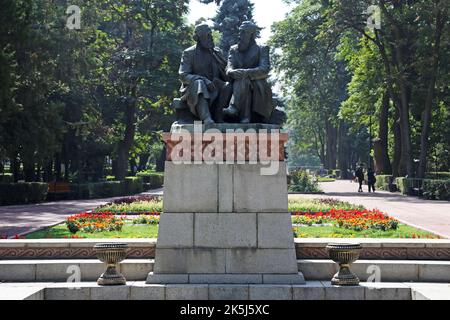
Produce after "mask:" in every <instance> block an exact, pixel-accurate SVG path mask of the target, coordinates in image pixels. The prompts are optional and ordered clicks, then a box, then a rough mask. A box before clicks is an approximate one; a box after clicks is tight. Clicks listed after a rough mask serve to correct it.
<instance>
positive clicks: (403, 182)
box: [395, 177, 408, 194]
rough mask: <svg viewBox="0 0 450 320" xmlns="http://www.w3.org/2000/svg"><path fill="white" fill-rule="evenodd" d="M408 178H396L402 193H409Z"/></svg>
mask: <svg viewBox="0 0 450 320" xmlns="http://www.w3.org/2000/svg"><path fill="white" fill-rule="evenodd" d="M406 180H407V179H406V178H404V177H401V178H396V179H395V184H396V185H397V188H398V190H399V191H400V192H401V193H402V194H408V186H407V184H406Z"/></svg>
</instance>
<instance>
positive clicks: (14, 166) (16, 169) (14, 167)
mask: <svg viewBox="0 0 450 320" xmlns="http://www.w3.org/2000/svg"><path fill="white" fill-rule="evenodd" d="M9 160H10V161H11V171H12V174H13V178H14V182H17V181H19V180H20V177H19V174H20V163H19V161H18V159H17V153H14V154H13V155H12V156H11V157H10V159H9Z"/></svg>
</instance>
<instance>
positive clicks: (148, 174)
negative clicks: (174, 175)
mask: <svg viewBox="0 0 450 320" xmlns="http://www.w3.org/2000/svg"><path fill="white" fill-rule="evenodd" d="M136 176H137V177H140V178H142V181H143V182H144V183H145V184H146V188H148V189H158V188H161V187H162V186H163V184H164V173H162V172H153V171H142V172H138V173H137V174H136Z"/></svg>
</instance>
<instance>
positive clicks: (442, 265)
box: [0, 259, 450, 283]
mask: <svg viewBox="0 0 450 320" xmlns="http://www.w3.org/2000/svg"><path fill="white" fill-rule="evenodd" d="M153 264H154V260H150V259H147V260H142V259H136V260H133V259H128V260H125V261H124V262H122V263H121V264H120V267H119V271H120V272H122V273H123V274H124V275H125V277H126V279H127V280H128V281H143V280H145V279H146V278H147V275H148V273H149V272H151V271H153ZM298 268H299V271H300V272H302V273H303V275H304V276H305V279H306V280H308V281H312V280H329V279H331V278H332V276H333V275H334V273H336V271H337V266H336V264H335V263H333V262H332V261H331V260H298ZM104 271H105V266H104V264H103V263H101V262H100V261H99V260H0V281H3V282H37V281H38V282H66V281H68V280H69V281H74V280H77V281H82V282H86V281H95V280H97V279H98V277H99V276H100V274H101V273H103V272H104ZM352 271H353V272H355V273H356V274H357V275H358V277H359V278H360V279H361V281H368V280H369V281H375V282H431V283H439V282H449V283H450V261H409V260H406V261H401V260H400V261H392V260H359V261H357V262H356V263H355V264H353V266H352Z"/></svg>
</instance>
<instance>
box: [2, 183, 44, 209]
mask: <svg viewBox="0 0 450 320" xmlns="http://www.w3.org/2000/svg"><path fill="white" fill-rule="evenodd" d="M47 193H48V184H47V183H40V182H24V183H0V205H15V204H28V203H38V202H43V201H45V199H46V198H47Z"/></svg>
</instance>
